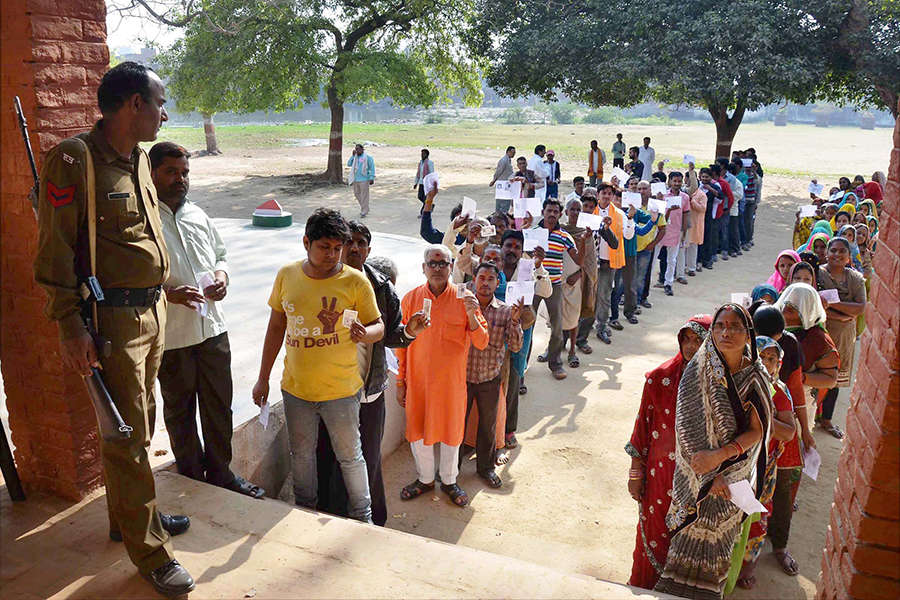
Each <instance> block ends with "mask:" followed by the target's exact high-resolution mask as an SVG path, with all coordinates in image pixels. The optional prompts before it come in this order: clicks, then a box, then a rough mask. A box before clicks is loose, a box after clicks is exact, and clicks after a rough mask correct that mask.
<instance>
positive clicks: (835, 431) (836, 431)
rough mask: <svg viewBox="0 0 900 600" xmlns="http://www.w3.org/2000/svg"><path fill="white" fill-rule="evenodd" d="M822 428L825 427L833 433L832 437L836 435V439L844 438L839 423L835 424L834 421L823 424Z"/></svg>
mask: <svg viewBox="0 0 900 600" xmlns="http://www.w3.org/2000/svg"><path fill="white" fill-rule="evenodd" d="M822 429H824V430H825V431H827V432H828V433H830V434H831V435H832V437H834V438H836V439H839V440H842V439H844V432H843V431H841V428H840V427H838V426H837V425H835V424H833V423H832V424H830V425H822Z"/></svg>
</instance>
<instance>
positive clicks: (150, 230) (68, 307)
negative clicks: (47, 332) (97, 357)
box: [34, 120, 169, 339]
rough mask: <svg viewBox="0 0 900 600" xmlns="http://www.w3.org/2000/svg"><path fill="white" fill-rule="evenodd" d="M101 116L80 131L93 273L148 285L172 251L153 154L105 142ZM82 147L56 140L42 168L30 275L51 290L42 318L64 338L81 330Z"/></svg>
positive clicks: (158, 278)
mask: <svg viewBox="0 0 900 600" xmlns="http://www.w3.org/2000/svg"><path fill="white" fill-rule="evenodd" d="M102 127H103V121H102V120H100V121H98V122H97V124H96V125H94V128H93V129H92V130H91V132H90V133H83V134H79V135H78V136H77V137H79V138H81V139H82V140H84V141H85V142H86V143H87V147H88V149H89V151H90V152H91V156H92V157H93V161H94V174H95V179H96V189H97V195H96V206H97V272H96V273H95V275H96V277H97V279H98V280H99V282H100V286H101V288H103V289H111V288H149V287H153V286H156V285H161V284H162V283H163V282H164V281H165V280H166V278H167V277H168V274H169V255H168V252H167V250H166V243H165V240H164V238H163V231H162V223H161V221H160V217H159V204H158V203H159V200H158V199H157V196H156V188H155V187H154V186H153V181H152V180H151V178H150V160H149V159H148V158H147V154H146V153H145V152H144V151H143V150H142V149H141V148H140V147H137V146H136V147H135V148H134V150H133V151H132V153H131V157H130V158H128V159H125V158H123V157H121V156H120V155H119V153H118V152H116V151H115V150H114V149H113V148H112V147H111V146H110V145H109V143H108V142H107V141H106V138H105V137H104V135H103V132H102ZM86 182H87V179H86V167H85V157H84V146H82V145H81V144H80V143H78V142H77V141H75V140H74V139H67V140H63V141H62V142H60V143H59V144H58V145H57V146H56V147H54V148H53V149H52V150H50V152H49V153H48V154H47V158H46V159H45V161H44V164H43V167H42V169H41V187H40V197H39V200H38V229H39V232H40V236H39V239H38V250H37V257H36V258H35V263H34V272H35V280H36V281H37V283H38V284H40V285H41V286H42V287H43V288H44V289H45V290H46V291H47V295H48V297H49V298H48V302H47V307H46V314H47V316H48V317H49V318H50V319H51V320H54V321H58V322H59V333H60V337H61V338H63V339H66V338H70V337H74V336H75V335H78V334H79V333H80V332H81V331H83V330H84V325H83V323H82V321H81V317H80V315H79V305H80V302H81V294H80V292H79V283H80V282H81V281H82V280H83V279H84V277H85V276H86V275H87V274H88V272H89V269H90V255H89V252H88V237H87V200H86V196H87V183H86Z"/></svg>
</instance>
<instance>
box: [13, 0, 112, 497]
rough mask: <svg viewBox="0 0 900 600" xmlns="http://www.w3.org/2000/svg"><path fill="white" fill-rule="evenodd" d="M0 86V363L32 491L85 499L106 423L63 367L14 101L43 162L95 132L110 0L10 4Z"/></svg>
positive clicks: (96, 478)
mask: <svg viewBox="0 0 900 600" xmlns="http://www.w3.org/2000/svg"><path fill="white" fill-rule="evenodd" d="M2 15H3V18H2V24H0V40H2V41H0V44H2V57H3V58H2V61H3V62H2V71H3V75H2V82H0V92H2V96H0V115H2V119H0V133H2V161H0V165H2V166H0V169H2V170H0V240H2V242H0V243H2V246H0V291H2V302H0V310H2V313H0V314H2V321H0V365H2V369H3V383H4V386H5V391H6V402H7V406H8V408H9V424H10V429H11V434H12V440H13V444H14V445H15V446H16V451H15V458H16V464H17V466H18V469H19V475H20V477H21V478H22V482H23V484H24V485H25V487H26V490H41V491H47V492H50V493H54V494H58V495H60V496H64V497H67V498H72V499H78V498H81V497H82V496H83V495H84V493H85V492H87V491H88V490H90V489H91V488H94V487H96V486H97V485H99V484H101V483H102V475H101V463H100V456H99V448H98V445H97V427H96V419H95V418H94V414H93V410H92V409H91V406H90V401H89V400H88V398H87V395H86V393H85V392H84V385H83V384H82V382H81V379H80V378H79V377H78V376H77V375H72V374H69V373H67V372H65V371H64V370H63V368H62V366H61V363H60V356H59V341H58V340H59V336H58V335H57V331H56V326H55V325H54V324H52V323H50V322H49V321H48V320H47V319H46V318H45V317H44V315H43V308H44V303H45V301H46V296H45V295H44V293H43V291H42V290H41V289H40V288H39V287H38V286H37V285H36V284H35V283H34V274H33V272H32V264H33V262H34V254H35V250H36V247H37V224H36V221H35V218H34V213H33V212H32V210H31V206H30V204H29V201H28V198H27V195H28V190H29V189H30V188H31V185H32V179H31V171H30V170H29V166H28V159H27V158H26V154H25V147H24V144H23V142H22V138H21V136H20V135H19V127H18V122H17V120H16V114H15V111H14V109H13V96H15V95H18V96H19V97H20V98H21V100H22V105H23V107H24V109H25V115H26V118H27V119H28V124H29V125H30V128H31V141H32V144H33V146H34V151H35V154H36V155H37V159H38V168H39V169H40V161H41V158H42V157H43V155H44V153H46V152H47V150H49V149H50V148H51V147H52V146H53V145H54V144H55V143H56V142H58V141H59V140H61V139H63V138H66V137H68V136H70V135H72V134H74V133H78V132H80V131H84V130H86V129H89V128H90V126H91V124H92V123H93V121H94V120H95V118H96V115H97V109H96V106H97V100H96V89H97V85H98V83H99V81H100V78H101V77H102V76H103V73H104V72H105V71H106V70H107V69H108V68H109V51H108V50H107V48H106V5H105V2H104V1H103V0H65V1H58V0H2Z"/></svg>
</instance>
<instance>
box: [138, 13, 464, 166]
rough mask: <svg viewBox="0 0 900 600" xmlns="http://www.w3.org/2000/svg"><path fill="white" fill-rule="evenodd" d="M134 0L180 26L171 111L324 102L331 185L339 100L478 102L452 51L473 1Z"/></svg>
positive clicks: (172, 55) (338, 155) (170, 62)
mask: <svg viewBox="0 0 900 600" xmlns="http://www.w3.org/2000/svg"><path fill="white" fill-rule="evenodd" d="M134 1H135V2H137V3H138V4H140V5H141V7H142V9H143V10H144V11H146V12H147V13H148V14H149V15H150V16H151V17H152V18H154V19H156V20H157V21H160V22H162V23H165V24H167V25H169V26H174V27H185V28H186V29H185V37H184V39H183V40H181V41H180V42H179V43H177V44H175V46H174V47H173V48H172V49H171V51H170V52H168V53H167V54H166V55H165V56H164V58H163V60H164V63H165V64H166V71H167V72H168V73H169V76H170V77H171V80H170V81H171V82H172V86H173V91H174V93H175V95H176V96H177V97H178V101H179V106H186V107H187V106H189V107H191V108H194V109H197V110H200V111H201V112H204V111H205V112H207V113H210V114H211V113H213V112H219V111H222V110H225V109H228V110H233V111H237V112H252V111H257V110H267V111H268V110H273V111H278V110H287V109H294V108H297V107H298V106H301V105H302V104H303V103H305V102H314V101H318V100H321V99H322V97H323V95H324V99H325V101H324V103H323V104H326V105H327V106H328V108H329V109H330V112H331V133H330V139H329V148H328V163H327V167H326V170H325V172H324V173H323V178H324V179H326V180H327V181H330V182H335V183H336V182H340V181H341V180H342V175H343V160H342V149H343V125H344V104H345V103H346V102H354V103H360V104H364V103H367V102H372V101H377V100H381V99H384V98H390V99H391V101H392V102H394V103H395V104H398V105H401V106H432V105H434V104H436V103H439V102H442V101H446V100H448V99H449V97H450V96H451V95H452V94H461V95H462V97H463V99H464V100H465V101H466V102H467V103H468V104H473V105H474V104H477V103H479V102H480V101H481V82H480V79H479V77H478V69H477V66H478V65H477V61H476V59H474V58H473V57H472V56H471V55H470V54H468V53H467V52H466V51H465V48H463V47H462V46H461V44H460V40H462V39H464V38H466V37H468V35H469V33H468V28H469V27H470V20H469V17H470V16H471V15H472V14H473V10H474V0H367V1H366V2H360V1H358V0H205V1H202V2H197V1H194V0H177V1H175V4H174V5H172V6H170V7H169V9H168V12H165V13H163V12H160V11H159V10H158V7H156V6H155V5H154V4H152V3H149V2H147V1H146V0H134ZM182 72H183V73H182ZM182 96H183V98H184V100H182ZM182 102H183V103H184V104H181V103H182Z"/></svg>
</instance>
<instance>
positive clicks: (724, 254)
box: [720, 252, 728, 260]
mask: <svg viewBox="0 0 900 600" xmlns="http://www.w3.org/2000/svg"><path fill="white" fill-rule="evenodd" d="M720 256H721V257H722V260H728V254H727V253H725V252H723V253H722V254H720Z"/></svg>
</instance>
